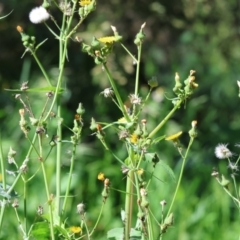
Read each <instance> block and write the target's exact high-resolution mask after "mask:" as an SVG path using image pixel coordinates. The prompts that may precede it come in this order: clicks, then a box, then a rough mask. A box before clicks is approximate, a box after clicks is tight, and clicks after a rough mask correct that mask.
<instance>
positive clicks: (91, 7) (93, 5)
mask: <svg viewBox="0 0 240 240" xmlns="http://www.w3.org/2000/svg"><path fill="white" fill-rule="evenodd" d="M95 9H96V1H95V0H93V1H92V2H91V3H90V4H88V5H87V6H86V12H87V13H90V12H92V11H94V10H95Z"/></svg>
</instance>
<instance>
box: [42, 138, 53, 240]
mask: <svg viewBox="0 0 240 240" xmlns="http://www.w3.org/2000/svg"><path fill="white" fill-rule="evenodd" d="M38 142H39V154H40V162H41V167H42V173H43V180H44V184H45V190H46V194H47V201H48V212H49V222H50V232H51V239H52V240H54V239H55V236H54V222H53V221H54V220H53V208H52V198H51V199H50V194H49V187H48V180H47V174H46V169H45V166H44V159H43V157H42V156H43V149H42V139H41V135H38Z"/></svg>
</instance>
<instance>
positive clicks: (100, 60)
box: [94, 57, 104, 65]
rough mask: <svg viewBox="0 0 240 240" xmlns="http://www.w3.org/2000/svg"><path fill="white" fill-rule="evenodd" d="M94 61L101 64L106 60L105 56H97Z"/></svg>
mask: <svg viewBox="0 0 240 240" xmlns="http://www.w3.org/2000/svg"><path fill="white" fill-rule="evenodd" d="M94 62H95V63H96V64H97V65H99V64H102V63H103V62H104V61H103V58H102V57H95V59H94Z"/></svg>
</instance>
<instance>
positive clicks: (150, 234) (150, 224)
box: [147, 213, 154, 239]
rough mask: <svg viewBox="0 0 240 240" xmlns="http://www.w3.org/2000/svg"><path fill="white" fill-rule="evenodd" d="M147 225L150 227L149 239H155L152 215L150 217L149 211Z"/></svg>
mask: <svg viewBox="0 0 240 240" xmlns="http://www.w3.org/2000/svg"><path fill="white" fill-rule="evenodd" d="M147 225H148V228H147V229H148V237H149V239H154V237H153V227H152V221H151V217H150V215H149V213H148V215H147Z"/></svg>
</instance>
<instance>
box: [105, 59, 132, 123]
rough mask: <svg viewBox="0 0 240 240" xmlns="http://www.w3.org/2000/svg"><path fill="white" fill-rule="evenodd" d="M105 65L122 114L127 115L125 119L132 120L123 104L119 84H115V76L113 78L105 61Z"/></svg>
mask: <svg viewBox="0 0 240 240" xmlns="http://www.w3.org/2000/svg"><path fill="white" fill-rule="evenodd" d="M103 67H104V70H105V71H106V73H107V76H108V80H109V82H110V84H111V86H112V89H113V91H114V93H115V96H116V98H117V101H118V105H119V106H120V108H121V111H122V114H123V116H124V117H125V119H126V120H127V121H128V122H130V118H129V116H128V114H127V111H126V109H125V107H124V104H123V101H122V99H121V96H120V94H119V92H118V89H117V86H116V84H115V82H114V80H113V78H112V76H111V74H110V72H109V70H108V67H107V65H106V63H103Z"/></svg>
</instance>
